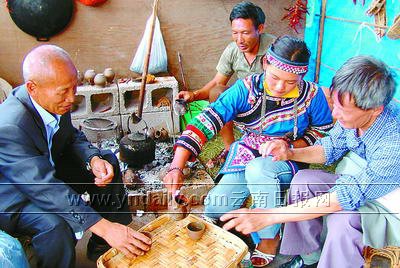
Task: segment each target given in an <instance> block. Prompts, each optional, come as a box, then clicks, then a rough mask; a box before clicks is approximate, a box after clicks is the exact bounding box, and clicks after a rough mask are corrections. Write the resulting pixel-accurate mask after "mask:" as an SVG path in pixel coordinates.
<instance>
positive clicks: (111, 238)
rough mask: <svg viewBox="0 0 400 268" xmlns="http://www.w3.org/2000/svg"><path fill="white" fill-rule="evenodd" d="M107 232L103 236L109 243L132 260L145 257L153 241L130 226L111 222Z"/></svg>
mask: <svg viewBox="0 0 400 268" xmlns="http://www.w3.org/2000/svg"><path fill="white" fill-rule="evenodd" d="M109 224H110V225H109V226H108V227H107V232H106V233H105V235H104V236H103V238H104V240H106V241H107V243H108V244H109V245H110V246H111V247H113V248H116V249H118V250H120V251H121V252H122V253H123V254H124V255H125V256H126V257H128V258H130V259H132V258H135V257H136V256H140V255H143V254H144V253H145V252H146V251H148V250H149V249H150V245H151V239H150V238H148V237H147V236H145V235H144V234H142V233H139V232H137V231H135V230H133V229H132V228H129V227H128V226H125V225H122V224H119V223H115V222H109Z"/></svg>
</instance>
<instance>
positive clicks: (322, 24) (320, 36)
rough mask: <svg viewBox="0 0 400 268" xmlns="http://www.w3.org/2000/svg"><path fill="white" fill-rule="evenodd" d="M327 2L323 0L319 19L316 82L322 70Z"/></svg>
mask: <svg viewBox="0 0 400 268" xmlns="http://www.w3.org/2000/svg"><path fill="white" fill-rule="evenodd" d="M326 2H327V0H322V6H321V16H320V19H319V33H318V48H317V62H316V66H315V77H314V81H315V82H316V83H318V82H319V73H320V71H321V54H322V42H323V40H324V27H325V17H326Z"/></svg>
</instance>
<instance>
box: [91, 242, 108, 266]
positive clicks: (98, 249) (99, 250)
mask: <svg viewBox="0 0 400 268" xmlns="http://www.w3.org/2000/svg"><path fill="white" fill-rule="evenodd" d="M110 248H111V247H110V246H109V245H108V244H98V243H96V242H94V241H93V239H89V242H88V244H87V251H86V257H87V258H88V259H89V260H91V261H94V262H96V261H97V259H98V258H99V257H100V256H101V255H103V254H104V253H105V252H106V251H107V250H109V249H110Z"/></svg>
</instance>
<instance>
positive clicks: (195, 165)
mask: <svg viewBox="0 0 400 268" xmlns="http://www.w3.org/2000/svg"><path fill="white" fill-rule="evenodd" d="M97 145H98V147H99V148H100V149H102V150H105V149H109V150H111V151H112V152H113V153H114V154H116V156H117V158H118V159H119V157H118V155H119V143H118V142H117V140H116V139H111V140H104V141H101V142H99V143H98V144H97ZM173 146H174V145H173V143H172V142H171V141H167V142H160V141H157V142H156V151H155V159H154V160H153V162H151V163H149V164H146V165H144V166H143V168H141V169H135V168H132V167H129V166H128V165H127V164H126V163H124V162H122V161H120V160H119V163H120V168H121V172H122V174H123V175H122V179H123V182H124V184H125V188H126V191H127V193H128V194H133V195H136V194H146V193H147V192H148V191H157V190H161V189H163V188H164V185H163V183H162V179H163V178H164V176H165V175H166V174H167V171H168V168H169V166H170V164H171V162H172V159H173V157H174V152H173ZM199 168H200V169H201V164H200V162H199V161H198V160H196V161H195V162H191V163H188V167H187V168H185V169H184V173H185V175H189V173H192V172H194V171H195V170H197V169H199Z"/></svg>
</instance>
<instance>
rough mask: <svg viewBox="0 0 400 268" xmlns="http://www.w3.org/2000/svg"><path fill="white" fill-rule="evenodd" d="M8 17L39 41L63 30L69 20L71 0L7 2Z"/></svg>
mask: <svg viewBox="0 0 400 268" xmlns="http://www.w3.org/2000/svg"><path fill="white" fill-rule="evenodd" d="M7 6H8V9H9V10H10V16H11V18H12V20H13V21H14V22H15V24H16V25H17V26H18V27H19V28H20V29H21V30H22V31H24V32H26V33H27V34H30V35H33V36H35V37H36V38H37V40H39V41H48V40H49V37H50V36H53V35H55V34H56V33H58V32H60V31H61V30H62V29H64V28H65V27H66V26H67V25H68V23H69V21H70V20H71V17H72V14H73V8H74V2H73V1H72V0H8V4H7Z"/></svg>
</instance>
